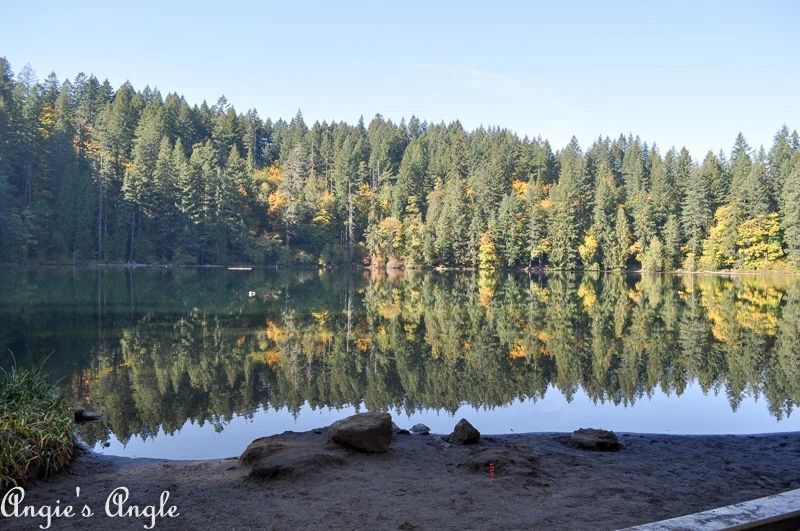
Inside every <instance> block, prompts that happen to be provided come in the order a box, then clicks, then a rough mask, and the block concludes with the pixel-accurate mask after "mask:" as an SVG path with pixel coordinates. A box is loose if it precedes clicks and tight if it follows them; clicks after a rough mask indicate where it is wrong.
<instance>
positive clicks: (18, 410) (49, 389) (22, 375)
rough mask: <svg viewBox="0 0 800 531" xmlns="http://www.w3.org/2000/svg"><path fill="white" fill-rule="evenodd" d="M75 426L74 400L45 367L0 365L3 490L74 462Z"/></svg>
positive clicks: (0, 485) (0, 487) (0, 477)
mask: <svg viewBox="0 0 800 531" xmlns="http://www.w3.org/2000/svg"><path fill="white" fill-rule="evenodd" d="M73 430H74V424H73V418H72V410H71V408H70V406H69V404H68V403H67V401H66V400H65V399H64V396H63V395H62V394H61V393H60V392H59V391H58V389H57V388H56V387H55V386H54V385H53V384H52V383H50V381H49V379H48V378H47V376H46V375H45V374H43V372H42V368H41V367H34V368H21V367H17V366H14V367H12V368H11V369H10V370H9V371H6V370H3V369H0V494H3V493H5V492H6V491H8V490H9V489H11V488H13V487H15V486H20V485H24V484H26V483H28V482H30V481H31V480H33V479H35V478H37V477H41V476H46V475H49V474H52V473H53V472H56V471H58V470H61V469H62V468H64V467H65V466H66V465H67V464H69V463H70V461H72V458H73V457H74V455H75V451H76V448H77V446H76V440H75V434H74V431H73Z"/></svg>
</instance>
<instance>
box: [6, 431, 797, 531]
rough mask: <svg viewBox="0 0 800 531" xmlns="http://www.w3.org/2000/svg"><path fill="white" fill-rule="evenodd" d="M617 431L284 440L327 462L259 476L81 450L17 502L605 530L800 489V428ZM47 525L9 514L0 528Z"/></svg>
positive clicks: (78, 520)
mask: <svg viewBox="0 0 800 531" xmlns="http://www.w3.org/2000/svg"><path fill="white" fill-rule="evenodd" d="M618 435H619V438H620V443H621V444H622V449H621V450H619V451H616V452H596V451H586V450H579V449H575V448H571V447H569V446H566V445H564V444H562V442H564V441H565V440H566V439H567V438H568V437H567V436H566V435H564V434H523V435H501V436H484V437H483V438H482V440H481V442H480V443H478V444H477V445H473V446H456V445H448V444H446V443H445V442H444V441H442V439H441V438H440V437H439V436H436V435H430V436H419V435H396V436H395V437H394V439H393V441H392V445H391V447H390V449H389V451H388V452H386V453H383V454H364V453H360V452H357V451H354V450H348V449H343V448H339V447H336V446H334V445H332V443H328V442H326V441H327V434H326V431H325V430H324V429H323V430H315V431H311V432H304V433H287V434H285V435H278V436H275V438H276V439H281V440H283V441H288V443H291V444H290V446H291V448H292V452H294V453H295V454H298V455H301V456H302V454H303V452H310V453H313V452H316V451H317V450H318V449H324V451H325V452H326V454H331V455H334V457H335V458H334V459H333V460H331V461H330V462H323V463H321V464H320V463H319V462H317V463H316V464H314V461H313V460H309V461H308V463H311V464H307V465H302V464H300V465H298V466H297V467H295V468H294V469H292V467H291V466H289V467H287V468H286V469H282V470H283V471H282V472H279V473H276V476H275V477H272V478H269V479H263V478H262V479H257V478H253V477H251V476H250V475H249V473H250V468H249V467H246V466H242V465H240V464H239V462H238V460H237V458H236V457H231V458H229V459H214V460H206V461H165V460H152V459H128V458H119V457H110V456H103V455H98V454H93V453H88V452H87V453H84V454H82V455H80V456H79V457H78V458H77V460H76V461H75V462H74V463H73V464H72V466H71V467H70V468H69V469H68V470H66V471H64V472H62V473H60V474H58V475H56V476H55V477H53V478H51V479H48V480H43V481H40V482H39V483H38V484H36V485H32V486H29V487H28V488H27V489H26V496H25V499H24V501H23V505H33V506H35V507H39V506H42V505H49V506H51V507H55V505H56V500H60V502H61V504H60V505H61V507H64V506H65V505H73V506H74V508H75V512H76V513H80V510H81V509H82V508H83V506H84V504H85V505H88V506H89V508H90V509H91V510H92V511H93V513H94V516H92V517H89V518H85V517H82V516H80V514H78V515H77V516H75V517H73V518H56V519H53V522H52V525H51V527H50V529H75V528H78V529H142V528H143V526H144V525H149V524H150V518H149V517H139V518H135V517H113V518H112V517H109V516H107V515H106V514H105V504H106V500H107V498H108V496H109V494H110V493H111V492H112V491H113V490H114V489H115V488H117V487H126V488H128V489H129V491H130V499H129V500H128V501H127V502H126V503H125V504H124V505H123V507H124V508H125V509H127V508H129V507H130V506H131V505H138V506H139V507H140V509H143V508H144V507H145V506H147V505H154V506H155V510H158V506H159V496H160V495H161V493H162V492H163V491H165V490H166V491H169V495H170V496H169V499H168V500H167V502H166V506H165V508H164V512H166V511H167V510H168V509H169V506H172V505H174V506H175V507H177V512H179V513H180V516H177V517H174V518H170V517H164V518H161V517H157V518H156V519H155V520H156V521H155V529H523V528H526V529H569V530H576V529H592V530H602V529H618V528H624V527H627V526H632V525H637V524H642V523H647V522H652V521H656V520H662V519H666V518H671V517H675V516H680V515H684V514H689V513H694V512H698V511H704V510H708V509H712V508H715V507H719V506H724V505H730V504H733V503H738V502H742V501H746V500H751V499H755V498H759V497H763V496H768V495H772V494H776V493H779V492H783V491H786V490H791V489H797V488H800V433H787V434H771V435H750V436H667V435H647V434H618ZM242 450H244V449H242ZM296 462H300V463H302V462H305V461H303V460H302V459H301V460H299V461H296ZM489 463H494V476H493V477H492V478H490V474H489ZM76 487H80V497H79V498H76V497H75V488H76ZM111 510H112V513H113V512H115V511H116V509H114V504H111ZM44 524H45V519H44V518H13V517H12V518H2V523H1V524H0V527H3V528H4V529H37V528H38V526H39V525H44Z"/></svg>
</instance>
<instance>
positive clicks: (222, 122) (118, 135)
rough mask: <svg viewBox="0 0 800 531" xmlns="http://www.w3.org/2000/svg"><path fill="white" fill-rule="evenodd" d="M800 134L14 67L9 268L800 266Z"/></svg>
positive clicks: (8, 152)
mask: <svg viewBox="0 0 800 531" xmlns="http://www.w3.org/2000/svg"><path fill="white" fill-rule="evenodd" d="M798 148H800V136H798V133H797V131H790V129H789V128H788V127H786V126H785V125H784V126H783V127H781V128H780V129H779V130H778V131H777V132H776V134H775V136H774V140H773V143H772V145H771V146H770V148H769V150H768V151H767V150H765V149H764V147H760V148H758V149H755V148H753V147H751V146H749V145H748V143H747V141H746V139H745V137H744V135H743V134H742V133H739V134H738V136H736V138H735V141H734V143H733V147H732V149H731V151H730V153H728V154H726V153H724V152H722V151H720V152H719V153H717V154H715V153H713V152H712V151H709V152H708V153H707V154H705V155H702V156H701V158H697V159H695V158H693V156H692V155H691V154H690V153H689V152H688V150H686V149H685V148H683V149H676V148H674V147H672V148H670V149H668V150H666V151H665V152H662V150H661V149H660V148H659V147H658V146H657V145H656V144H655V143H653V144H648V143H647V142H646V141H644V140H642V139H641V138H639V137H638V136H633V135H632V134H629V135H628V136H624V135H621V136H619V137H618V138H614V139H610V138H608V137H605V138H603V137H600V138H598V139H597V140H595V141H594V142H593V143H592V144H591V145H590V146H589V147H588V148H587V149H586V150H583V149H582V148H581V147H580V145H579V143H578V141H577V139H575V138H574V137H573V139H572V140H571V141H570V142H569V144H568V145H567V146H566V147H564V148H563V149H560V150H556V151H554V150H553V148H552V146H551V145H550V143H549V142H548V141H547V140H546V139H542V138H541V137H537V138H528V137H524V138H520V137H519V136H517V135H516V134H514V133H513V132H511V131H509V130H507V129H503V128H497V127H490V128H484V127H481V128H478V129H476V130H473V131H466V130H465V129H464V128H463V127H462V125H461V124H460V123H459V122H458V121H455V122H452V123H450V124H444V123H439V124H435V123H427V122H425V121H421V120H419V119H418V118H417V117H415V116H412V117H411V118H410V119H409V120H408V121H407V122H406V121H405V120H401V121H400V123H393V122H392V121H391V120H388V119H384V118H383V117H382V116H380V115H376V116H375V117H374V118H373V119H372V120H371V121H370V122H369V124H365V122H364V120H363V119H361V120H359V121H358V123H357V124H355V125H350V124H347V123H344V122H331V123H327V122H322V123H320V122H315V123H314V124H313V125H312V126H310V127H309V126H308V125H307V124H306V123H305V121H304V119H303V115H302V114H301V113H300V112H299V111H298V113H297V115H296V116H295V117H294V118H292V119H291V120H290V121H288V122H287V121H285V120H282V119H279V120H276V121H274V122H273V121H272V120H271V119H266V120H263V119H261V118H260V117H259V115H258V113H257V112H256V111H255V110H252V109H251V110H248V111H247V112H246V113H244V114H242V113H239V112H237V111H236V109H235V108H234V107H233V106H232V105H231V104H230V103H229V102H228V101H227V100H226V99H225V98H224V97H221V98H220V99H219V100H218V101H217V102H216V104H214V105H208V104H207V103H206V102H203V103H202V104H200V105H190V104H189V103H188V102H187V101H186V100H185V98H183V97H182V96H179V95H178V94H175V93H170V94H167V95H166V96H163V95H162V94H161V93H160V92H159V91H158V90H152V89H150V88H149V87H145V88H144V89H143V90H140V91H137V90H135V89H134V88H133V87H132V86H131V84H130V83H125V84H123V85H122V86H120V87H117V88H116V89H115V88H113V87H112V86H111V85H110V83H109V82H108V81H104V82H102V83H101V82H100V81H98V79H97V78H95V77H94V76H87V75H85V74H79V75H78V76H76V77H75V79H73V80H71V81H70V80H65V81H63V82H60V81H59V80H58V79H57V77H56V76H55V74H51V75H49V76H48V77H47V78H46V79H44V80H43V81H39V80H37V78H36V76H35V74H34V72H33V71H32V70H31V69H30V67H25V68H23V70H22V71H21V72H20V73H19V74H18V75H16V76H15V75H14V74H13V72H12V70H11V66H10V65H9V63H8V62H7V61H6V60H5V59H4V58H0V242H2V245H0V262H5V263H9V262H12V263H13V262H25V261H38V262H59V263H75V262H98V263H109V262H114V263H173V264H199V265H202V264H225V263H252V264H277V263H280V264H308V265H312V264H313V265H323V266H330V265H337V264H347V263H356V264H360V265H373V266H385V265H388V266H395V265H403V266H406V267H409V266H431V267H435V266H451V267H470V268H483V269H498V268H506V267H508V268H525V267H542V268H550V269H583V270H625V269H643V270H649V271H667V270H674V269H678V268H683V269H687V270H698V269H704V270H720V269H745V270H760V269H786V270H789V269H796V268H797V265H798V263H799V262H800V149H798Z"/></svg>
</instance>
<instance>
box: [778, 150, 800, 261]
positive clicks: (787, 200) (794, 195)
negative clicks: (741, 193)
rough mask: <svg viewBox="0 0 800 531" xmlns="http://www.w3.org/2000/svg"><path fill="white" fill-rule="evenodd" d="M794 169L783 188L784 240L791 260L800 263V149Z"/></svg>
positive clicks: (793, 165) (793, 163)
mask: <svg viewBox="0 0 800 531" xmlns="http://www.w3.org/2000/svg"><path fill="white" fill-rule="evenodd" d="M791 163H792V171H791V172H789V174H788V175H787V177H786V180H785V181H784V184H783V187H782V189H781V197H782V201H781V204H782V205H783V207H782V208H781V224H782V226H783V242H784V245H785V246H786V252H787V255H788V257H789V260H790V261H791V262H792V263H793V264H794V265H798V264H800V150H797V151H795V152H794V155H792V159H791Z"/></svg>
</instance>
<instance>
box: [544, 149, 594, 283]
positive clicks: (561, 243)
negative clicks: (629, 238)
mask: <svg viewBox="0 0 800 531" xmlns="http://www.w3.org/2000/svg"><path fill="white" fill-rule="evenodd" d="M573 140H574V138H573ZM586 180H587V175H586V162H585V161H584V159H583V156H582V154H581V153H580V150H579V149H577V150H576V149H572V150H568V151H566V152H565V154H564V156H563V157H562V161H561V174H560V176H559V180H558V183H557V184H556V185H555V186H554V187H553V190H552V192H551V194H550V200H551V201H552V203H553V212H552V215H551V216H550V226H549V230H548V235H549V240H550V246H551V247H550V254H549V258H550V262H551V263H552V265H553V267H554V268H556V269H562V270H564V269H567V270H569V269H575V268H576V267H577V266H578V263H579V262H578V259H579V256H578V244H579V243H580V239H581V235H582V233H583V225H582V223H581V221H582V217H583V216H582V214H583V208H582V207H583V205H585V203H583V204H582V199H581V198H582V192H583V191H584V185H585V182H586Z"/></svg>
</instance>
